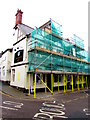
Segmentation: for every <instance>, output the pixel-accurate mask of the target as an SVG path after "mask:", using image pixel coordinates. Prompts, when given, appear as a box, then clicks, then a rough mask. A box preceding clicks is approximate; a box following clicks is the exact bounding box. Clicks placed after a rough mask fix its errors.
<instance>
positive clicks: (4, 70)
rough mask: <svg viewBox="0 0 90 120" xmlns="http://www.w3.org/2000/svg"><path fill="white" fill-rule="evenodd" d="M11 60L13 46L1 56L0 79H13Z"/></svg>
mask: <svg viewBox="0 0 90 120" xmlns="http://www.w3.org/2000/svg"><path fill="white" fill-rule="evenodd" d="M11 61H12V48H11V49H6V50H5V51H4V52H2V56H1V58H0V80H1V81H5V82H6V81H8V82H10V80H11Z"/></svg>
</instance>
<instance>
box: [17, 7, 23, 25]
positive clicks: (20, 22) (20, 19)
mask: <svg viewBox="0 0 90 120" xmlns="http://www.w3.org/2000/svg"><path fill="white" fill-rule="evenodd" d="M22 14H23V12H22V11H21V10H19V9H18V10H17V13H16V15H15V16H16V25H17V24H22Z"/></svg>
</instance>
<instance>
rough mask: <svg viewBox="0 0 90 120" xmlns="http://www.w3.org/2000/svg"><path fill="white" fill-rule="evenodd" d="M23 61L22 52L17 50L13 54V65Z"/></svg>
mask: <svg viewBox="0 0 90 120" xmlns="http://www.w3.org/2000/svg"><path fill="white" fill-rule="evenodd" d="M21 61H23V50H19V51H17V52H16V53H15V57H14V63H17V62H21Z"/></svg>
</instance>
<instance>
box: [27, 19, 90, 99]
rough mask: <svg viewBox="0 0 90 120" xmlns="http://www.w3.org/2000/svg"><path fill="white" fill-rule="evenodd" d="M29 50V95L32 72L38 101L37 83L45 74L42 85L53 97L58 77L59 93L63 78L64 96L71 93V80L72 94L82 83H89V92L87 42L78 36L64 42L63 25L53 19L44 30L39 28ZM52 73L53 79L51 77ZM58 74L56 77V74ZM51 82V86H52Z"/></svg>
mask: <svg viewBox="0 0 90 120" xmlns="http://www.w3.org/2000/svg"><path fill="white" fill-rule="evenodd" d="M28 42H29V51H28V61H29V65H28V73H29V95H30V73H33V74H34V75H35V76H34V79H33V80H34V98H36V81H37V77H38V74H40V73H43V74H44V75H45V78H44V79H42V78H40V80H41V82H42V83H43V84H44V85H45V93H46V88H47V89H48V90H49V91H50V92H51V94H53V84H54V83H53V82H54V77H55V74H56V79H57V81H58V82H57V83H58V91H59V86H60V75H63V81H64V84H63V86H64V93H65V92H66V90H67V84H68V79H70V80H71V81H70V82H71V83H70V84H71V85H72V91H73V89H74V87H75V84H77V88H78V90H79V84H80V80H81V86H82V89H83V87H84V86H83V83H84V81H86V82H85V83H86V87H87V89H88V80H87V75H89V74H90V73H89V66H90V62H89V60H88V53H87V51H85V49H84V41H83V40H82V39H81V38H79V37H78V36H77V35H75V34H74V35H73V38H70V39H64V38H63V37H62V31H61V25H60V24H58V23H56V22H55V21H54V20H52V19H50V20H49V21H48V22H47V23H45V24H44V25H42V26H41V27H40V28H36V29H35V30H33V31H32V32H31V34H30V38H29V40H28ZM48 74H50V77H49V80H47V77H46V76H47V75H48ZM53 74H54V75H53ZM48 82H49V83H50V85H51V86H48Z"/></svg>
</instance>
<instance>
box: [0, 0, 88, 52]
mask: <svg viewBox="0 0 90 120" xmlns="http://www.w3.org/2000/svg"><path fill="white" fill-rule="evenodd" d="M88 1H89V0H2V1H0V52H1V51H4V50H6V49H7V48H11V47H13V44H14V43H15V42H16V41H15V40H14V38H13V33H14V29H13V28H14V26H15V14H16V13H17V9H21V10H22V11H23V18H22V23H24V24H26V25H28V26H31V27H33V28H35V26H36V27H39V26H41V25H42V24H44V23H45V22H47V21H48V20H49V19H50V18H52V19H53V20H55V21H56V22H58V23H59V24H61V25H62V31H63V37H65V38H68V37H70V36H72V34H76V35H77V36H79V37H80V38H82V39H83V40H84V43H85V49H86V50H87V49H88Z"/></svg>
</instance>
